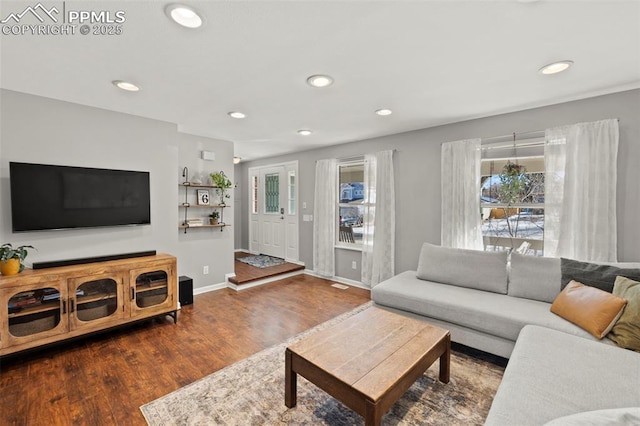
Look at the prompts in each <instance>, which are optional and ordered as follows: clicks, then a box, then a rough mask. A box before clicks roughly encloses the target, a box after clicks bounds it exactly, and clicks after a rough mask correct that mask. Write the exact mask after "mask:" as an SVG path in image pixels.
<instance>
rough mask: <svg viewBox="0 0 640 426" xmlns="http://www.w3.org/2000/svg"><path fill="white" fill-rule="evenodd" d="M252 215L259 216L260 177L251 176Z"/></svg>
mask: <svg viewBox="0 0 640 426" xmlns="http://www.w3.org/2000/svg"><path fill="white" fill-rule="evenodd" d="M251 213H253V214H258V176H251Z"/></svg>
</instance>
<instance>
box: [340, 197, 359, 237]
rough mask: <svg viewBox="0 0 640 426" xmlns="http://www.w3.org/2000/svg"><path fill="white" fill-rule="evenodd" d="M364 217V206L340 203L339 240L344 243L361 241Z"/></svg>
mask: <svg viewBox="0 0 640 426" xmlns="http://www.w3.org/2000/svg"><path fill="white" fill-rule="evenodd" d="M363 217H364V206H362V205H353V206H345V205H344V204H342V205H340V233H339V238H338V241H341V242H343V243H361V242H362V218H363ZM352 238H353V240H352Z"/></svg>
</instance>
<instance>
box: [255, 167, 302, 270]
mask: <svg viewBox="0 0 640 426" xmlns="http://www.w3.org/2000/svg"><path fill="white" fill-rule="evenodd" d="M297 175H298V164H297V162H291V163H284V164H274V165H269V166H264V167H259V168H257V167H256V168H251V169H249V182H250V184H249V186H250V188H249V192H250V198H249V205H250V206H251V207H250V209H251V210H250V216H249V251H251V252H252V253H263V254H268V255H271V256H276V257H281V258H284V259H286V260H288V261H297V260H298V177H297Z"/></svg>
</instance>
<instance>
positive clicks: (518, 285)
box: [508, 252, 561, 303]
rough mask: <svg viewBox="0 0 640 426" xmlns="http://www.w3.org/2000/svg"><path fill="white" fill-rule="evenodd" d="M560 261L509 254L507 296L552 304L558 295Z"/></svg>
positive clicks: (552, 258) (550, 258)
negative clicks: (509, 265)
mask: <svg viewBox="0 0 640 426" xmlns="http://www.w3.org/2000/svg"><path fill="white" fill-rule="evenodd" d="M560 278H561V274H560V259H559V258H554V257H538V256H525V255H522V254H518V253H515V252H513V253H511V267H510V268H509V293H508V294H509V296H513V297H521V298H523V299H532V300H538V301H540V302H547V303H552V302H553V301H554V300H555V298H556V296H558V294H559V293H560V290H561V288H560Z"/></svg>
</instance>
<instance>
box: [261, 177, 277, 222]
mask: <svg viewBox="0 0 640 426" xmlns="http://www.w3.org/2000/svg"><path fill="white" fill-rule="evenodd" d="M264 212H265V213H280V175H279V174H278V173H270V174H265V175H264Z"/></svg>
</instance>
